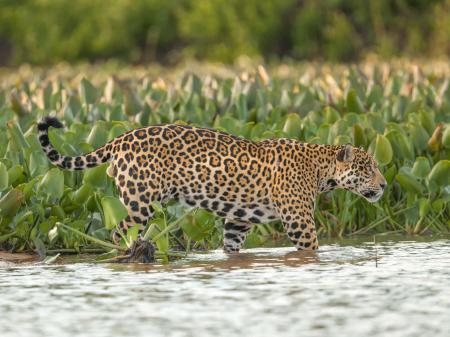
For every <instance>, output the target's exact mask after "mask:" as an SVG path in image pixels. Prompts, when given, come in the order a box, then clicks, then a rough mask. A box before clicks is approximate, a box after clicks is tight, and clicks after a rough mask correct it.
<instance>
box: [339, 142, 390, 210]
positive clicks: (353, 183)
mask: <svg viewBox="0 0 450 337" xmlns="http://www.w3.org/2000/svg"><path fill="white" fill-rule="evenodd" d="M333 180H334V181H335V183H336V187H340V188H343V189H346V190H348V191H351V192H353V193H355V194H358V195H360V196H362V197H364V198H365V199H366V200H367V201H369V202H376V201H378V200H379V199H380V198H381V196H382V195H383V192H384V189H385V187H386V185H387V183H386V179H385V178H384V177H383V175H382V174H381V172H380V170H379V169H378V165H377V163H376V162H375V160H374V159H373V157H372V156H371V155H370V154H368V153H367V152H366V151H364V150H363V149H360V148H356V147H353V146H351V145H343V146H341V147H340V148H339V149H338V151H337V152H336V170H335V174H334V179H333Z"/></svg>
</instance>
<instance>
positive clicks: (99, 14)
mask: <svg viewBox="0 0 450 337" xmlns="http://www.w3.org/2000/svg"><path fill="white" fill-rule="evenodd" d="M0 6H1V8H0V64H21V63H23V62H30V63H34V64H48V63H53V62H57V61H61V60H64V61H69V62H71V61H80V60H89V61H93V60H98V59H106V58H118V59H121V60H125V61H128V62H142V61H149V60H158V61H160V62H168V61H169V62H174V61H177V60H179V59H180V58H186V57H196V58H201V59H208V60H218V61H226V62H233V61H234V59H235V58H236V57H237V56H239V55H241V54H246V55H249V56H251V57H257V56H262V57H264V58H266V59H271V58H275V59H278V58H280V57H282V58H284V57H290V58H295V59H309V60H317V59H319V60H329V61H351V60H355V59H359V58H361V57H365V56H366V55H368V54H371V53H375V54H378V55H381V56H382V57H390V56H400V55H408V56H409V57H411V56H417V57H441V56H447V57H448V56H450V28H449V27H450V24H449V22H450V0H367V1H361V0H302V1H299V0H264V1H260V0H246V1H241V0H214V1H202V0H165V1H161V0H134V1H129V0H103V1H102V0H77V1H69V0H58V1H48V0H21V1H16V0H2V1H0Z"/></svg>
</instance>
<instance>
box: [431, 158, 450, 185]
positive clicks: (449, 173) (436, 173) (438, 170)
mask: <svg viewBox="0 0 450 337" xmlns="http://www.w3.org/2000/svg"><path fill="white" fill-rule="evenodd" d="M428 181H429V182H430V183H434V184H436V185H437V186H447V185H450V160H440V161H438V162H437V163H436V165H434V166H433V169H432V170H431V172H430V173H429V174H428Z"/></svg>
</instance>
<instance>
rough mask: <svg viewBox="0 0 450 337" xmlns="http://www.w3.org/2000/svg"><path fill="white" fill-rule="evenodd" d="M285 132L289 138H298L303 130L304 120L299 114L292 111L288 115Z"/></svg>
mask: <svg viewBox="0 0 450 337" xmlns="http://www.w3.org/2000/svg"><path fill="white" fill-rule="evenodd" d="M283 132H284V133H285V134H286V137H287V138H298V137H299V136H300V134H301V132H302V121H301V118H300V116H299V115H298V114H296V113H290V114H289V115H287V117H286V122H285V123H284V127H283Z"/></svg>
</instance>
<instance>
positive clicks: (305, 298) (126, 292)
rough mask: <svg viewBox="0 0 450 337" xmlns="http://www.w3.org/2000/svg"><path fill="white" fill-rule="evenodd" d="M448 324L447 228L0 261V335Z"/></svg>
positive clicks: (302, 332)
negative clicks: (233, 252) (155, 258)
mask: <svg viewBox="0 0 450 337" xmlns="http://www.w3.org/2000/svg"><path fill="white" fill-rule="evenodd" d="M232 335H238V336H346V337H347V336H408V337H410V336H411V337H412V336H433V337H435V336H446V337H448V336H450V240H448V239H445V238H438V239H436V238H435V239H433V240H424V239H421V240H420V241H416V240H412V239H398V238H395V239H384V241H382V242H378V243H377V244H376V245H375V244H374V243H373V241H372V240H369V239H367V240H360V241H358V242H355V241H351V242H348V241H347V242H346V241H341V242H339V243H328V244H326V243H325V244H323V245H322V246H321V248H320V251H319V252H318V253H304V252H303V253H302V252H296V251H294V250H293V248H292V247H285V248H262V249H249V250H245V251H244V252H243V253H241V254H240V255H237V256H232V257H228V256H226V255H224V254H223V253H222V252H220V251H214V252H209V253H206V254H193V255H191V256H189V257H188V258H186V259H183V260H181V261H177V262H175V263H171V264H170V265H166V266H164V265H151V266H148V265H111V264H93V263H71V264H56V265H42V264H26V265H25V264H22V265H12V264H6V263H3V264H1V262H0V336H2V337H10V336H13V337H16V336H18V337H20V336H58V337H65V336H93V337H94V336H95V337H101V336H105V337H106V336H108V337H116V336H117V337H119V336H232Z"/></svg>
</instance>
